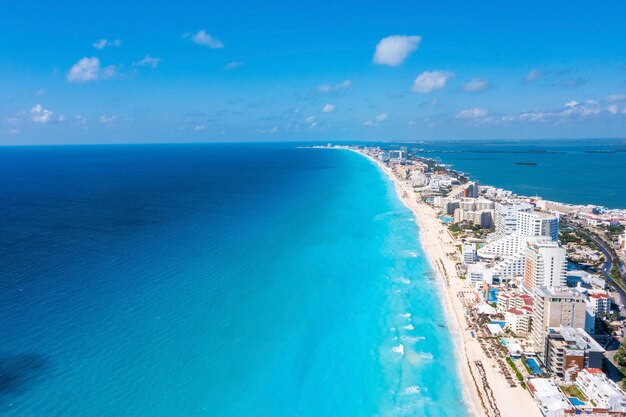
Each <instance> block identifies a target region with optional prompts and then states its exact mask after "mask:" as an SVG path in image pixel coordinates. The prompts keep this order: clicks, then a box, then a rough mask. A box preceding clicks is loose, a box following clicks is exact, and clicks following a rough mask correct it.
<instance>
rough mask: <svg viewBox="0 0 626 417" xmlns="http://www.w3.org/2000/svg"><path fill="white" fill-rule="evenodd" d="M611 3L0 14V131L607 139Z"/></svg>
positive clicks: (614, 39) (132, 6)
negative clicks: (0, 98)
mask: <svg viewBox="0 0 626 417" xmlns="http://www.w3.org/2000/svg"><path fill="white" fill-rule="evenodd" d="M624 16H626V4H624V3H620V2H607V3H602V4H595V3H594V4H591V3H589V2H582V1H573V2H568V3H567V4H563V3H545V2H538V1H531V2H524V3H523V4H508V5H507V6H506V9H504V6H503V5H502V3H500V2H495V1H486V2H480V3H479V4H472V5H471V6H470V5H468V4H466V3H463V2H457V1H445V2H437V3H436V4H435V3H432V2H421V1H399V2H355V1H346V2H341V3H340V4H337V3H334V2H323V1H322V2H320V1H317V2H315V3H304V4H303V3H301V2H298V3H294V2H286V1H277V2H272V3H271V4H269V3H256V2H251V1H241V0H240V1H235V2H229V3H225V4H211V3H207V2H197V1H183V2H179V3H177V4H176V8H173V7H172V5H171V3H169V2H164V1H157V2H153V3H152V4H151V5H150V8H146V6H145V5H142V4H140V3H128V2H121V1H118V0H114V1H109V2H106V3H104V2H96V3H94V4H87V3H82V2H81V3H79V2H72V1H68V2H64V3H63V4H59V5H55V6H53V5H52V4H50V3H41V2H34V1H32V0H25V1H21V2H11V3H10V4H8V5H5V6H4V7H3V13H2V14H0V96H1V97H2V100H0V145H14V144H15V145H19V144H65V143H148V142H211V141H215V142H224V141H342V140H344V141H356V140H363V141H374V140H397V141H407V140H416V141H419V140H436V139H443V140H450V139H520V138H529V139H533V138H587V137H588V138H620V137H621V138H623V137H625V136H626V135H624V132H625V130H624V129H625V128H626V56H625V55H624V52H625V51H626V25H624V23H623V17H624Z"/></svg>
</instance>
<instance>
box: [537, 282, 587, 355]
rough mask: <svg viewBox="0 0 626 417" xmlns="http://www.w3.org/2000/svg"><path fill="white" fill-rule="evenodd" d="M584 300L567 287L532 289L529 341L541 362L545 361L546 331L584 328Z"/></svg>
mask: <svg viewBox="0 0 626 417" xmlns="http://www.w3.org/2000/svg"><path fill="white" fill-rule="evenodd" d="M585 315H586V306H585V299H584V298H583V297H582V296H581V295H580V293H578V292H577V291H575V290H573V289H571V288H568V287H556V288H549V287H536V288H535V289H534V299H533V315H532V322H531V330H530V332H531V341H532V344H533V348H534V350H535V351H536V352H537V354H538V355H539V357H540V358H541V360H542V361H543V360H544V359H545V353H546V337H547V335H548V329H550V328H556V327H561V326H569V327H574V328H584V327H585Z"/></svg>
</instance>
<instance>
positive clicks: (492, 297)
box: [485, 288, 500, 303]
mask: <svg viewBox="0 0 626 417" xmlns="http://www.w3.org/2000/svg"><path fill="white" fill-rule="evenodd" d="M499 292H500V290H499V289H497V288H489V294H488V296H487V302H488V303H495V302H497V301H498V293H499ZM485 295H487V294H485Z"/></svg>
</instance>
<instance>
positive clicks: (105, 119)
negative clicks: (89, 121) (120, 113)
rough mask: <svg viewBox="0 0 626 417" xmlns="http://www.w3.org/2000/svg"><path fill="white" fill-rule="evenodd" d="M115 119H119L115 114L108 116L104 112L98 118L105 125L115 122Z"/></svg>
mask: <svg viewBox="0 0 626 417" xmlns="http://www.w3.org/2000/svg"><path fill="white" fill-rule="evenodd" d="M115 119H117V117H115V116H106V115H104V114H103V115H102V116H100V118H99V119H98V120H99V121H100V123H102V124H103V125H107V124H111V123H113V122H114V121H115Z"/></svg>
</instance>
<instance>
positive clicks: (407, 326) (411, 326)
mask: <svg viewBox="0 0 626 417" xmlns="http://www.w3.org/2000/svg"><path fill="white" fill-rule="evenodd" d="M402 328H403V329H404V330H413V329H415V327H413V325H412V324H407V325H406V326H403V327H402Z"/></svg>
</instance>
